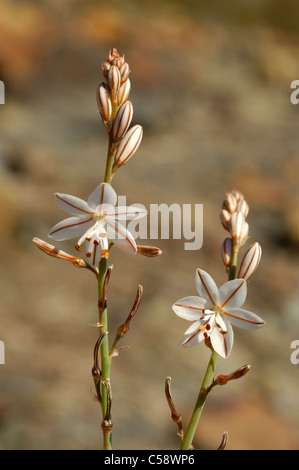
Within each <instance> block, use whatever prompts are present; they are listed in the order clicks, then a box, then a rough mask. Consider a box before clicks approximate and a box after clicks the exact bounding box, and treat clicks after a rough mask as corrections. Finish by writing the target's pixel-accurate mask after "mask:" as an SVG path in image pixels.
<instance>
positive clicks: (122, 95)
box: [117, 78, 131, 105]
mask: <svg viewBox="0 0 299 470" xmlns="http://www.w3.org/2000/svg"><path fill="white" fill-rule="evenodd" d="M130 90H131V81H130V79H129V78H128V79H127V80H126V81H125V82H124V83H123V84H122V85H121V87H120V88H119V91H118V96H117V101H118V104H119V105H121V104H123V103H124V102H125V101H126V100H127V99H128V96H129V93H130Z"/></svg>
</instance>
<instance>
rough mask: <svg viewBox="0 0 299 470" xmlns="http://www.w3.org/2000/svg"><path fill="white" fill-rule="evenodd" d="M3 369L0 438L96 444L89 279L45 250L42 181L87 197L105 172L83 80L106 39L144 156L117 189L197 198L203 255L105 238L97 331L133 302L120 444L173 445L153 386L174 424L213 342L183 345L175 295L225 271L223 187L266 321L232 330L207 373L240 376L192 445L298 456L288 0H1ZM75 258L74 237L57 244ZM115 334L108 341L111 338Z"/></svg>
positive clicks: (215, 399) (47, 205) (5, 445)
mask: <svg viewBox="0 0 299 470" xmlns="http://www.w3.org/2000/svg"><path fill="white" fill-rule="evenodd" d="M0 11H1V15H0V79H1V80H3V81H4V83H5V85H6V103H5V105H2V106H0V182H1V184H0V211H1V218H0V240H1V247H2V248H1V268H0V269H1V271H0V275H1V297H0V309H1V312H0V339H1V340H2V341H4V343H5V347H6V351H5V352H6V364H5V365H0V448H1V449H99V448H101V439H102V438H101V429H100V422H101V418H100V407H99V405H98V403H97V402H96V401H94V400H93V397H92V378H91V373H90V370H91V367H92V352H93V345H94V343H95V341H96V339H97V331H96V330H95V329H94V328H91V327H90V326H89V324H91V323H93V322H95V321H97V294H96V282H95V280H94V279H93V276H92V275H91V274H90V273H88V272H85V271H80V270H78V269H74V268H73V267H72V266H71V265H69V264H68V263H63V262H60V261H56V260H54V259H51V258H49V257H46V256H44V255H43V254H42V253H41V252H40V251H38V250H37V249H36V248H35V247H34V245H33V243H32V238H33V237H34V236H38V237H40V238H43V239H47V233H48V230H49V228H50V227H51V226H52V225H54V224H55V223H56V222H57V221H59V220H62V218H64V217H65V213H63V212H62V211H61V210H60V209H59V208H58V207H57V205H56V204H55V202H54V199H53V193H54V192H55V191H60V192H65V193H69V194H73V195H76V196H78V197H82V198H83V199H85V198H86V197H87V196H88V195H89V193H90V192H91V191H92V190H93V189H94V187H95V186H96V185H97V184H98V183H99V182H101V180H102V178H103V172H104V164H105V163H104V162H105V155H106V145H107V137H106V133H105V130H104V128H103V126H102V125H101V122H100V119H99V116H98V114H97V106H96V100H95V90H96V87H97V85H98V83H99V82H100V81H101V73H100V66H101V63H102V62H103V61H104V60H105V59H106V57H107V54H108V51H109V49H111V48H112V47H116V48H118V50H119V52H120V53H121V54H123V53H124V54H125V57H126V60H127V61H128V62H129V64H130V66H131V70H132V72H131V81H132V90H131V94H130V99H131V101H132V102H133V105H134V123H138V124H141V125H142V126H143V127H144V138H143V142H142V145H141V147H140V148H139V150H138V152H137V154H136V155H135V157H134V158H133V160H131V161H130V162H129V163H128V164H127V165H126V166H125V167H123V168H122V169H121V170H120V171H119V172H118V173H117V175H116V176H115V178H114V180H113V183H114V187H115V189H116V191H117V192H118V194H121V195H126V196H127V201H128V203H129V204H131V203H134V202H138V203H142V204H145V205H147V206H148V205H149V204H150V203H161V202H165V203H167V204H172V203H173V202H176V203H179V204H183V203H190V204H195V203H198V204H199V203H202V204H203V205H204V243H203V247H202V249H201V250H198V251H184V246H183V243H184V241H183V240H175V241H172V240H170V241H165V240H161V241H160V240H153V241H152V243H153V244H155V245H158V246H160V247H161V248H162V249H163V256H161V257H160V258H159V259H154V260H150V259H146V258H143V257H141V256H136V257H129V256H127V255H125V254H123V253H122V252H120V251H118V250H116V249H115V250H114V251H113V254H112V256H111V263H113V265H114V268H115V269H114V270H113V273H112V278H111V283H110V286H109V317H110V331H111V332H112V333H113V331H115V329H116V328H117V327H118V326H119V324H120V323H122V322H123V320H124V318H125V317H126V315H127V314H128V312H129V310H130V308H131V305H132V303H133V300H134V297H135V293H136V286H137V284H138V283H141V284H142V285H143V287H144V298H143V302H142V305H141V308H140V310H139V313H138V315H137V316H136V318H134V321H133V323H132V325H131V328H130V331H129V333H128V335H127V336H126V338H125V340H124V341H123V345H128V346H130V349H124V350H122V351H121V354H120V356H119V357H118V358H115V359H114V360H113V365H112V367H113V369H112V386H113V421H114V437H113V441H114V447H115V448H116V449H177V448H178V445H179V443H178V438H177V436H176V427H175V425H174V424H173V423H172V421H171V419H170V413H169V410H168V408H167V405H166V401H165V398H164V380H165V378H166V377H167V376H171V377H172V393H173V396H174V400H175V403H176V406H177V408H178V410H179V411H180V412H181V413H182V415H183V422H184V423H187V421H188V418H189V417H190V414H191V412H192V409H193V405H194V403H195V400H196V397H197V393H198V388H199V385H200V383H201V378H202V376H203V373H204V371H205V367H206V364H207V360H208V351H206V350H205V348H204V346H203V345H201V346H199V347H196V348H191V349H180V348H179V347H178V344H179V341H180V339H181V336H182V334H183V332H184V331H185V329H186V328H187V327H188V326H189V323H188V322H185V321H184V320H181V319H179V318H178V317H176V316H175V315H174V314H173V312H172V310H171V305H172V303H173V302H174V301H176V300H178V299H179V298H181V297H185V296H187V295H196V291H195V285H194V272H195V269H196V267H201V268H203V269H205V270H207V271H208V272H209V273H210V274H211V275H212V276H213V277H214V278H215V280H216V281H217V282H218V284H219V285H220V284H222V283H224V282H225V281H226V274H225V270H224V267H223V265H222V261H221V257H220V245H221V243H222V241H223V239H224V237H225V236H226V233H225V231H224V230H223V228H222V227H221V225H220V223H219V211H220V207H221V203H222V200H223V198H224V195H225V192H227V191H229V190H231V189H233V188H235V187H236V188H238V189H239V190H241V191H242V192H243V193H244V195H245V198H246V200H247V201H248V203H249V206H250V212H249V216H248V222H249V225H250V236H251V239H250V241H251V242H253V241H259V242H260V244H261V245H262V248H263V257H262V263H261V265H260V266H259V269H258V271H257V272H256V273H255V275H254V277H253V278H252V279H251V281H250V285H249V292H248V297H247V301H246V304H245V307H246V308H247V309H249V310H253V311H254V312H256V313H257V314H258V315H260V316H261V317H262V318H264V319H265V320H266V321H267V326H266V327H265V328H263V329H261V330H258V331H251V332H247V331H244V330H239V329H237V328H235V329H234V330H235V346H234V348H233V351H232V354H231V356H230V358H229V359H227V360H220V361H219V363H218V367H217V373H219V374H220V373H222V374H223V373H229V372H231V371H232V370H234V369H236V368H238V367H239V366H241V365H243V364H246V363H249V364H251V365H252V370H251V372H250V373H249V374H248V375H247V376H246V377H244V378H243V379H242V380H240V381H238V382H234V383H230V384H228V385H227V386H226V387H223V388H221V387H218V389H217V388H216V389H215V390H214V392H213V394H211V396H210V398H209V400H208V403H207V406H206V408H205V410H204V413H203V416H202V419H201V422H200V426H199V428H198V433H197V438H196V440H195V442H194V444H195V447H196V448H197V449H216V448H217V447H218V445H219V443H220V441H221V436H222V433H223V431H225V430H227V431H228V432H229V434H230V440H229V444H228V449H298V437H299V436H298V434H299V433H298V426H299V408H298V390H299V380H298V375H299V365H297V366H296V365H293V364H291V361H290V354H291V352H292V350H291V349H290V344H291V342H292V341H293V340H296V339H299V312H298V302H299V293H298V280H299V266H298V258H299V256H298V255H299V250H298V249H299V216H298V204H299V188H298V174H299V161H298V149H299V132H298V124H299V118H298V113H299V105H298V106H294V105H292V104H291V102H290V92H291V90H290V83H291V82H292V81H293V80H296V79H299V62H298V57H299V24H298V5H297V1H296V0H285V1H284V2H281V1H279V0H274V1H268V0H258V1H257V0H254V1H253V0H250V1H249V0H235V1H233V0H229V1H226V2H221V1H210V2H204V1H195V0H194V1H192V0H185V1H184V2H180V1H179V0H177V1H167V0H166V1H163V2H159V1H154V0H151V1H137V0H136V1H129V0H128V1H125V0H112V1H110V2H104V1H83V0H81V1H79V0H77V1H76V0H68V1H64V2H59V1H58V0H51V1H50V0H48V1H46V0H43V1H40V2H35V1H22V2H20V1H12V0H11V1H0ZM59 246H60V247H61V248H62V249H65V250H66V251H69V252H74V250H73V242H72V241H70V242H65V243H61V244H59ZM112 333H111V334H112Z"/></svg>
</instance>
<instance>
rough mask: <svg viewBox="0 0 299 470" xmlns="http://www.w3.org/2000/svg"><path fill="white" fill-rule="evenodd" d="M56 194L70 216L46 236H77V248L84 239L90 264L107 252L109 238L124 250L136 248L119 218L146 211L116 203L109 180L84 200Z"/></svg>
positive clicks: (129, 251) (138, 215)
mask: <svg viewBox="0 0 299 470" xmlns="http://www.w3.org/2000/svg"><path fill="white" fill-rule="evenodd" d="M55 198H56V202H57V203H58V205H59V206H60V207H61V209H63V210H64V211H66V212H68V213H69V214H72V216H73V217H69V218H67V219H64V220H62V221H61V222H59V223H58V224H56V225H55V226H54V227H52V229H51V230H50V232H49V234H48V237H49V238H53V239H54V240H58V241H62V240H70V239H72V238H77V237H80V238H79V240H78V242H77V244H76V247H77V248H78V249H80V246H81V245H82V243H83V242H86V243H87V251H86V256H87V257H88V258H89V259H90V261H91V262H92V265H93V266H96V265H97V264H98V262H99V260H100V259H101V257H107V256H108V248H109V240H110V241H112V242H113V243H114V244H115V245H118V246H119V247H120V248H121V249H122V250H123V251H126V252H128V253H132V254H135V253H136V252H137V245H136V242H135V240H134V238H133V235H132V234H131V233H130V232H129V231H128V230H127V229H126V227H125V226H124V225H123V224H121V223H119V220H132V219H138V218H141V217H144V216H145V215H146V214H147V211H146V210H145V209H141V208H139V207H135V206H130V207H126V206H118V207H115V205H116V202H117V195H116V193H115V191H114V189H113V188H112V186H111V185H110V184H109V183H101V184H99V185H98V186H97V187H96V188H95V190H94V191H93V192H92V193H91V195H90V196H89V198H88V200H87V202H85V201H83V200H82V199H79V198H78V197H75V196H70V195H69V194H61V193H55ZM98 246H99V247H100V249H98Z"/></svg>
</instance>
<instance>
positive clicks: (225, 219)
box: [220, 209, 232, 231]
mask: <svg viewBox="0 0 299 470" xmlns="http://www.w3.org/2000/svg"><path fill="white" fill-rule="evenodd" d="M231 217H232V215H231V213H230V212H229V211H228V210H227V209H222V211H221V212H220V220H221V223H222V226H223V228H224V229H225V230H228V231H229V230H230V219H231Z"/></svg>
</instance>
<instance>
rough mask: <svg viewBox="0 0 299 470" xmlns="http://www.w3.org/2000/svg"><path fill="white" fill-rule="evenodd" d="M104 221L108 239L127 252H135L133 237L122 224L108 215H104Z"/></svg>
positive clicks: (135, 246)
mask: <svg viewBox="0 0 299 470" xmlns="http://www.w3.org/2000/svg"><path fill="white" fill-rule="evenodd" d="M105 222H106V224H107V229H106V230H107V235H108V238H109V240H111V241H113V243H114V244H115V245H117V246H118V247H119V248H120V249H121V250H123V251H125V252H127V253H131V254H135V253H137V245H136V242H135V240H134V237H133V235H132V234H131V233H130V232H129V231H128V230H127V229H126V227H125V226H124V225H122V224H120V223H118V222H117V221H115V220H113V219H112V218H109V217H105Z"/></svg>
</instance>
